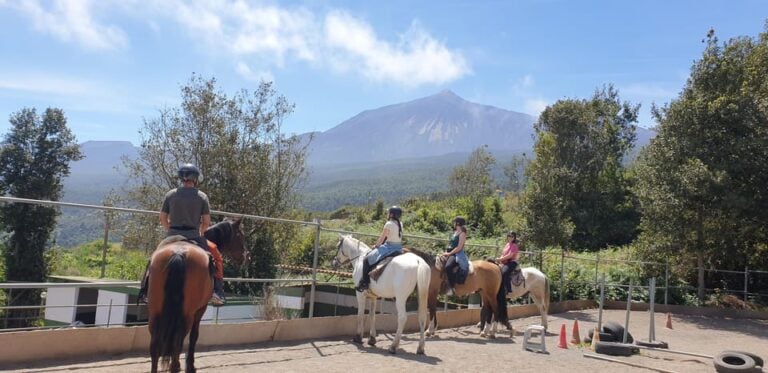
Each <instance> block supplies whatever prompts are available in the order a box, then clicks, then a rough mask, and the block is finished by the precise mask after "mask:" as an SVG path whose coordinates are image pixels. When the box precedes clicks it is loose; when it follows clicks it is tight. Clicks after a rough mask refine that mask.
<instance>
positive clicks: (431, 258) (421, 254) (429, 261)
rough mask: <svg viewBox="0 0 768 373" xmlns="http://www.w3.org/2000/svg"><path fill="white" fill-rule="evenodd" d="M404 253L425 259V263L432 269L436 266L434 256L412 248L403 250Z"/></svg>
mask: <svg viewBox="0 0 768 373" xmlns="http://www.w3.org/2000/svg"><path fill="white" fill-rule="evenodd" d="M403 251H405V252H410V253H414V254H416V255H417V256H418V257H419V258H421V259H424V261H425V262H427V264H429V266H430V267H434V266H435V255H434V254H430V253H426V252H424V251H421V250H419V249H414V248H412V247H406V248H403Z"/></svg>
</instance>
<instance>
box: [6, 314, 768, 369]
mask: <svg viewBox="0 0 768 373" xmlns="http://www.w3.org/2000/svg"><path fill="white" fill-rule="evenodd" d="M597 314H598V312H597V310H586V311H571V312H567V313H562V314H556V315H551V316H550V321H549V322H550V324H549V329H550V330H549V333H548V334H547V336H546V347H547V351H548V353H547V354H541V353H532V352H527V351H523V350H522V345H523V334H522V332H523V330H524V328H525V326H526V325H529V324H536V323H539V320H540V319H539V318H538V317H530V318H524V319H516V320H512V321H513V325H514V326H515V329H516V332H517V333H516V335H515V338H514V340H512V339H510V338H509V333H508V332H502V333H501V334H500V335H499V336H498V337H497V338H496V339H484V338H481V337H480V335H479V333H478V330H477V328H476V327H474V326H466V327H461V328H453V329H444V330H441V331H439V332H438V334H437V336H436V337H433V338H431V339H428V340H427V342H426V355H416V354H415V351H416V347H417V343H418V334H408V335H406V336H405V337H404V340H403V341H402V342H401V345H400V350H399V352H398V354H397V355H390V354H389V353H388V352H387V351H386V348H387V347H388V346H389V344H390V341H391V338H392V334H390V333H385V334H380V335H379V342H378V344H377V346H375V347H369V346H367V345H365V346H359V345H356V344H354V343H352V341H351V336H350V338H345V339H340V338H335V339H325V340H316V341H297V342H288V343H276V342H273V343H258V344H252V345H241V346H235V347H227V348H210V349H205V348H204V349H201V350H199V351H198V354H197V355H196V366H197V369H198V370H199V371H209V372H262V371H263V372H312V373H328V372H350V371H353V370H354V371H361V372H405V371H407V372H409V373H410V372H427V371H446V372H476V371H482V372H488V371H514V372H569V373H573V372H584V373H591V372H605V371H611V372H648V371H652V370H649V369H646V368H635V367H630V366H626V365H620V364H617V363H611V362H604V361H598V360H594V359H589V358H585V357H584V356H583V353H585V352H586V353H590V352H591V351H589V349H588V348H587V347H579V346H575V345H571V344H569V346H568V349H561V348H558V341H559V333H560V328H561V325H563V324H565V325H566V334H567V340H568V341H570V340H571V337H572V336H571V333H572V328H573V324H574V322H573V320H575V319H578V321H579V326H580V328H579V329H580V332H581V336H582V338H583V337H584V336H585V335H586V332H587V330H589V329H590V328H594V326H595V325H596V323H597ZM624 318H625V312H624V311H618V310H607V311H605V312H604V314H603V320H604V321H616V322H618V323H620V324H622V325H623V324H624ZM672 320H673V321H672V323H673V329H671V330H670V329H666V328H665V327H664V325H665V323H666V315H664V314H659V313H657V314H656V316H655V321H656V340H657V341H665V342H667V343H669V347H670V349H672V350H679V351H688V352H696V353H702V354H709V355H715V354H717V353H719V352H721V351H724V350H729V349H730V350H742V351H748V352H751V353H753V354H756V355H758V356H761V357H763V358H764V359H768V321H766V320H743V319H724V318H707V317H698V316H685V315H673V317H672ZM648 326H649V318H648V313H647V312H632V313H631V316H630V328H629V331H630V333H631V334H632V335H633V336H634V337H635V339H639V340H647V339H648ZM380 333H381V332H380ZM613 358H616V359H620V360H624V361H628V362H632V363H634V364H640V365H642V366H645V367H648V368H660V369H664V370H667V371H675V372H714V371H715V370H714V367H713V364H712V359H706V358H697V357H691V356H685V355H679V354H671V353H661V352H655V351H647V350H641V353H640V355H634V356H631V357H613ZM182 366H183V362H182ZM0 369H9V370H11V371H23V372H73V371H75V372H77V371H83V372H105V373H106V372H146V371H148V370H149V357H148V356H147V355H146V354H141V355H139V354H132V355H119V356H100V357H98V358H94V359H89V360H83V359H80V360H74V359H72V360H66V361H64V360H62V361H48V362H41V363H35V364H25V365H23V366H22V365H15V366H5V367H3V366H0Z"/></svg>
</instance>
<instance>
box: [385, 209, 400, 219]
mask: <svg viewBox="0 0 768 373" xmlns="http://www.w3.org/2000/svg"><path fill="white" fill-rule="evenodd" d="M387 212H389V215H392V216H394V217H395V219H400V217H401V216H403V209H401V208H400V206H392V207H390V208H389V210H387Z"/></svg>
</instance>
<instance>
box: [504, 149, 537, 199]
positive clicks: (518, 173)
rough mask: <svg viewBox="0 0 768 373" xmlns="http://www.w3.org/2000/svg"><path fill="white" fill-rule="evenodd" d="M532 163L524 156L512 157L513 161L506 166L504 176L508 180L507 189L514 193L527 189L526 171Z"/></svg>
mask: <svg viewBox="0 0 768 373" xmlns="http://www.w3.org/2000/svg"><path fill="white" fill-rule="evenodd" d="M530 162H531V161H530V160H529V159H528V158H527V157H526V156H525V153H523V154H516V155H514V156H512V160H510V161H509V163H507V165H506V166H504V176H506V177H507V179H508V184H507V188H509V190H510V191H511V192H512V193H520V192H522V191H523V190H524V189H525V184H526V179H525V169H526V168H527V167H528V164H529V163H530Z"/></svg>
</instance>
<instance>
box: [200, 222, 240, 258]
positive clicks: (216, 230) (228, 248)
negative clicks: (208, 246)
mask: <svg viewBox="0 0 768 373" xmlns="http://www.w3.org/2000/svg"><path fill="white" fill-rule="evenodd" d="M241 222H242V219H240V218H237V219H233V220H229V219H225V220H224V221H222V222H221V223H218V224H216V225H213V226H211V227H210V228H208V230H206V231H205V238H206V239H208V240H209V241H211V242H213V243H215V244H216V246H218V248H219V251H220V252H221V254H222V255H224V256H226V257H227V258H229V259H231V260H232V261H234V262H235V263H236V264H237V265H243V264H246V265H247V264H248V262H249V261H250V259H249V257H248V250H247V249H246V247H245V235H244V234H243V230H242V229H241V227H240V223H241Z"/></svg>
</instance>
